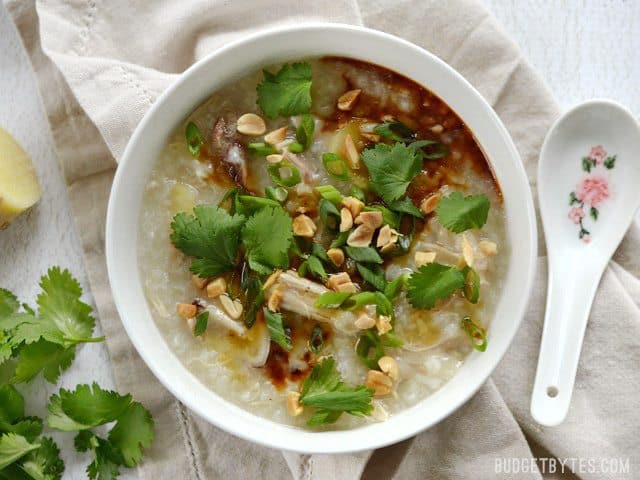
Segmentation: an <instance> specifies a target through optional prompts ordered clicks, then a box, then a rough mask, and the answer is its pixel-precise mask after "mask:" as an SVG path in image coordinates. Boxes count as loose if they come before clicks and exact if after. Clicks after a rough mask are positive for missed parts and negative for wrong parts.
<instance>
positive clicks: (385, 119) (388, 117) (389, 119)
mask: <svg viewBox="0 0 640 480" xmlns="http://www.w3.org/2000/svg"><path fill="white" fill-rule="evenodd" d="M395 119H396V117H394V116H393V115H390V114H388V113H385V114H384V115H382V116H381V117H380V120H382V121H383V122H394V121H395Z"/></svg>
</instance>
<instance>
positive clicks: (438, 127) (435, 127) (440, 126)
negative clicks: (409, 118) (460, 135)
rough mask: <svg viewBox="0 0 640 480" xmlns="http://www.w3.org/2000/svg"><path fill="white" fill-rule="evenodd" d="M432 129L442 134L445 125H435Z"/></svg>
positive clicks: (437, 133)
mask: <svg viewBox="0 0 640 480" xmlns="http://www.w3.org/2000/svg"><path fill="white" fill-rule="evenodd" d="M431 131H432V132H433V133H435V134H436V135H440V134H441V133H442V132H444V127H443V126H442V125H440V124H438V125H434V126H433V127H431Z"/></svg>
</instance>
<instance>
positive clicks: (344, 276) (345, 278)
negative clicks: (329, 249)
mask: <svg viewBox="0 0 640 480" xmlns="http://www.w3.org/2000/svg"><path fill="white" fill-rule="evenodd" d="M348 283H351V277H350V276H349V274H348V273H347V272H340V273H336V274H334V275H329V280H327V287H328V288H330V289H331V290H335V291H336V292H337V291H338V285H342V284H348Z"/></svg>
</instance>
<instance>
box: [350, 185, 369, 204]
mask: <svg viewBox="0 0 640 480" xmlns="http://www.w3.org/2000/svg"><path fill="white" fill-rule="evenodd" d="M349 196H350V197H355V198H357V199H358V200H360V201H361V202H364V201H365V200H366V198H367V196H366V194H365V193H364V190H362V189H361V188H360V187H358V186H356V185H352V186H351V188H350V189H349Z"/></svg>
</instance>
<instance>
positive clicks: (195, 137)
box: [184, 122, 204, 157]
mask: <svg viewBox="0 0 640 480" xmlns="http://www.w3.org/2000/svg"><path fill="white" fill-rule="evenodd" d="M184 134H185V136H186V137H187V147H189V153H191V155H193V156H194V157H197V156H198V154H199V153H200V147H202V144H203V143H204V139H203V138H202V133H201V132H200V129H199V128H198V126H197V125H196V124H195V123H193V122H189V123H187V128H186V129H185V131H184Z"/></svg>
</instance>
